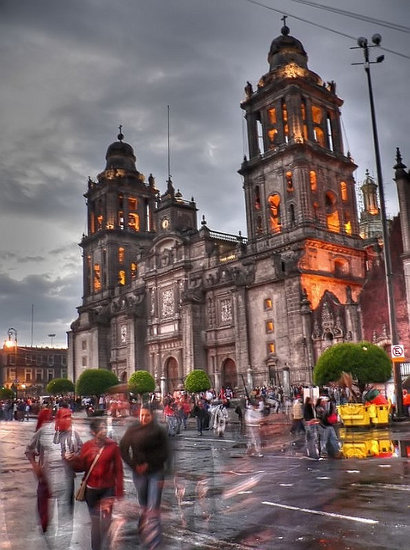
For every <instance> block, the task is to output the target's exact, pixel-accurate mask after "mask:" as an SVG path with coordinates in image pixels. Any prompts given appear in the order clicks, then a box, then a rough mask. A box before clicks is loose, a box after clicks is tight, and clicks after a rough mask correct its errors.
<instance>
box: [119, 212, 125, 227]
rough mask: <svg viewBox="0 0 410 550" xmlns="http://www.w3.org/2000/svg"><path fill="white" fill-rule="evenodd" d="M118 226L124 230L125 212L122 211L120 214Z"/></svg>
mask: <svg viewBox="0 0 410 550" xmlns="http://www.w3.org/2000/svg"><path fill="white" fill-rule="evenodd" d="M118 226H119V228H120V229H124V212H123V211H122V210H120V211H119V212H118Z"/></svg>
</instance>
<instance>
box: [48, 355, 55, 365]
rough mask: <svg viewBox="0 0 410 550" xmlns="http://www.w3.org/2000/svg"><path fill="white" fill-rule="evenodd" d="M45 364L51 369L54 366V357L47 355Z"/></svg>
mask: <svg viewBox="0 0 410 550" xmlns="http://www.w3.org/2000/svg"><path fill="white" fill-rule="evenodd" d="M47 363H48V365H49V366H50V367H53V366H54V355H49V356H48V357H47Z"/></svg>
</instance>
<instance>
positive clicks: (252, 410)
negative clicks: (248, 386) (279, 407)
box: [245, 400, 263, 457]
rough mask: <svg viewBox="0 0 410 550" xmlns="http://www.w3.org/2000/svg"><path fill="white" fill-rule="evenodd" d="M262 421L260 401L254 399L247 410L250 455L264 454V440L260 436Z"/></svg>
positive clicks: (246, 421) (246, 420)
mask: <svg viewBox="0 0 410 550" xmlns="http://www.w3.org/2000/svg"><path fill="white" fill-rule="evenodd" d="M261 421H262V413H261V411H260V408H259V403H258V401H256V400H252V401H251V402H250V404H249V406H248V407H247V409H246V411H245V424H246V431H247V436H248V443H247V451H248V454H249V456H258V457H262V456H263V454H262V452H261V447H262V442H261V436H260V424H261Z"/></svg>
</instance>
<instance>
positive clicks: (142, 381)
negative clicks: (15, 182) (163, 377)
mask: <svg viewBox="0 0 410 550" xmlns="http://www.w3.org/2000/svg"><path fill="white" fill-rule="evenodd" d="M128 388H129V390H130V392H132V393H136V394H138V395H141V396H142V395H144V393H151V392H153V391H154V390H155V380H154V377H153V376H152V375H151V374H150V373H149V372H148V371H146V370H137V371H135V372H133V373H132V374H131V376H130V379H129V381H128Z"/></svg>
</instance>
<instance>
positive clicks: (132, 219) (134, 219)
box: [128, 213, 140, 231]
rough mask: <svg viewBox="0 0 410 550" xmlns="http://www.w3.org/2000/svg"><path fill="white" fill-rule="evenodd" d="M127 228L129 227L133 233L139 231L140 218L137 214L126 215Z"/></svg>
mask: <svg viewBox="0 0 410 550" xmlns="http://www.w3.org/2000/svg"><path fill="white" fill-rule="evenodd" d="M128 227H130V228H131V229H133V230H134V231H139V230H140V218H139V216H138V214H135V213H131V214H128Z"/></svg>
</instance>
